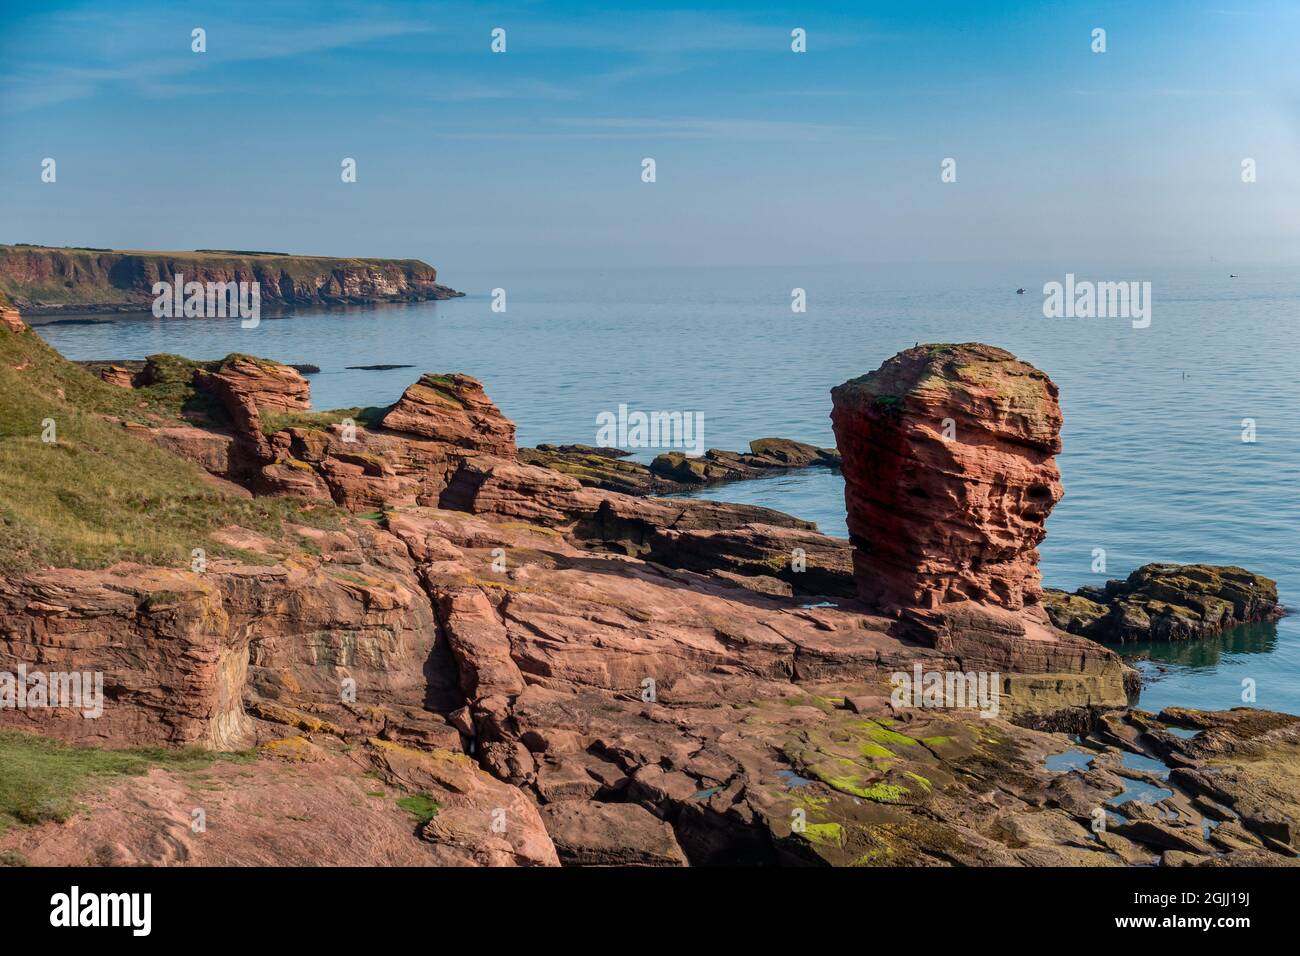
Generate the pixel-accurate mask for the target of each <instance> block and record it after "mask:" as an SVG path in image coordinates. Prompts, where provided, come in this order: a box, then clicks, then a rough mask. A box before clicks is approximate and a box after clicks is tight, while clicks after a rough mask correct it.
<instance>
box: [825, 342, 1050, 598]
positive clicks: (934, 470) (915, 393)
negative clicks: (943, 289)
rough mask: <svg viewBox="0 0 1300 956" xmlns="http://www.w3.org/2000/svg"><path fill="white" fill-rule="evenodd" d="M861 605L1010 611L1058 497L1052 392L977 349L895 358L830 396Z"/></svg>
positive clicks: (1035, 585) (1042, 378)
mask: <svg viewBox="0 0 1300 956" xmlns="http://www.w3.org/2000/svg"><path fill="white" fill-rule="evenodd" d="M831 396H832V399H833V401H834V410H833V411H832V413H831V419H832V422H833V424H834V427H835V435H836V439H837V441H838V446H839V449H840V453H841V454H842V455H843V463H844V464H843V468H844V479H845V500H846V503H847V506H848V524H849V532H850V535H851V537H852V540H853V542H854V544H855V545H856V547H857V551H856V554H855V556H854V567H855V573H856V577H857V581H858V589H859V592H860V593H861V595H862V596H863V597H864V598H866V599H867V600H869V601H873V602H875V603H877V604H879V605H881V606H882V607H888V608H908V607H935V606H938V605H941V604H944V603H947V602H960V601H974V602H977V603H981V604H986V605H998V606H1002V607H1007V608H1013V609H1014V608H1019V607H1022V606H1023V605H1024V604H1026V603H1032V602H1035V601H1037V600H1038V596H1039V594H1040V591H1041V587H1040V577H1039V572H1038V552H1037V546H1038V544H1039V542H1041V541H1042V540H1043V537H1044V535H1045V534H1046V531H1045V529H1044V522H1045V521H1046V519H1047V515H1048V513H1049V512H1050V511H1051V510H1052V506H1053V505H1054V504H1056V502H1057V501H1058V500H1060V498H1061V494H1062V489H1061V481H1060V473H1059V471H1058V470H1057V467H1056V462H1055V455H1056V454H1057V452H1059V451H1060V449H1061V440H1060V430H1061V409H1060V406H1059V405H1058V404H1057V388H1056V385H1055V384H1053V382H1052V380H1051V379H1049V378H1048V377H1047V376H1046V375H1045V374H1043V373H1042V372H1040V371H1039V370H1038V369H1035V368H1034V367H1033V366H1031V365H1028V364H1026V363H1024V362H1021V361H1019V360H1018V359H1016V357H1015V356H1013V355H1012V354H1011V353H1010V352H1005V351H1003V350H1002V349H997V348H993V347H992V346H988V345H981V344H966V345H927V346H919V347H917V348H912V349H908V350H906V351H904V352H900V353H899V354H898V355H896V356H894V357H893V358H891V359H890V360H889V361H887V362H885V363H884V364H883V365H882V366H881V367H880V368H879V369H877V370H876V371H875V372H872V373H871V374H870V375H865V376H863V377H862V378H858V379H853V380H852V381H849V382H845V383H844V384H843V385H840V386H838V387H837V388H835V389H832V391H831Z"/></svg>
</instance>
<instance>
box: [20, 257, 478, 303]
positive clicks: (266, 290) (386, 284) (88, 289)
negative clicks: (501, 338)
mask: <svg viewBox="0 0 1300 956" xmlns="http://www.w3.org/2000/svg"><path fill="white" fill-rule="evenodd" d="M176 275H184V276H185V277H186V279H193V280H194V281H197V282H202V283H208V282H257V283H259V285H260V292H261V301H262V303H263V305H265V306H269V307H272V308H276V307H279V308H283V307H294V306H320V305H355V304H364V303H370V302H418V301H425V300H428V299H450V298H455V297H456V296H460V295H463V294H464V293H462V292H457V291H456V290H455V289H451V288H448V287H447V286H444V285H439V284H438V281H437V280H438V272H437V270H436V269H434V267H433V266H431V265H429V264H428V263H426V262H422V261H420V260H419V259H350V258H334V257H329V256H295V255H288V254H285V253H279V252H248V251H240V250H223V249H198V250H194V251H189V252H184V251H182V252H158V251H140V250H125V249H94V248H81V247H54V246H38V245H28V244H17V245H0V290H2V291H3V292H5V293H6V294H7V295H8V296H9V298H10V299H12V300H13V301H14V304H15V305H17V306H18V308H19V309H21V310H22V312H23V313H24V314H32V315H49V314H55V313H60V312H139V311H148V310H149V308H150V305H151V303H152V302H153V299H154V295H153V286H154V283H156V282H160V281H162V282H169V281H171V280H172V278H173V277H174V276H176Z"/></svg>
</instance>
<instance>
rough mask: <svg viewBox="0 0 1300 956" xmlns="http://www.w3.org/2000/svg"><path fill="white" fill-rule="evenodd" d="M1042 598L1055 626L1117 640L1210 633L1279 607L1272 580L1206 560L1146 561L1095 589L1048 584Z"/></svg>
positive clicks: (1275, 612)
mask: <svg viewBox="0 0 1300 956" xmlns="http://www.w3.org/2000/svg"><path fill="white" fill-rule="evenodd" d="M1043 604H1044V606H1045V607H1046V608H1047V611H1048V613H1049V614H1050V615H1051V617H1052V622H1053V623H1054V624H1055V625H1056V626H1057V627H1059V628H1061V629H1062V630H1066V631H1069V632H1070V633H1072V634H1081V635H1084V636H1086V637H1090V638H1092V639H1093V640H1098V641H1107V642H1111V643H1120V644H1122V643H1125V642H1128V641H1180V640H1196V639H1199V638H1205V637H1213V636H1214V635H1216V634H1221V633H1222V632H1223V631H1225V630H1227V629H1229V628H1232V627H1236V626H1238V625H1240V624H1249V623H1253V622H1256V621H1273V620H1276V619H1277V618H1279V617H1281V616H1282V613H1283V611H1282V608H1281V606H1280V605H1279V604H1278V597H1277V583H1276V582H1275V581H1272V580H1270V579H1269V578H1266V577H1264V576H1263V575H1259V574H1253V573H1251V572H1250V571H1246V570H1244V569H1242V568H1237V567H1228V566H1222V567H1221V566H1217V565H1209V564H1148V565H1145V566H1143V567H1141V568H1138V569H1137V570H1136V571H1134V572H1133V573H1132V574H1130V575H1129V576H1128V578H1127V579H1125V580H1123V581H1119V580H1114V581H1108V582H1107V583H1106V585H1105V587H1102V588H1093V587H1088V588H1081V589H1079V590H1078V591H1076V592H1074V593H1073V594H1069V593H1066V592H1065V591H1057V590H1050V589H1049V590H1048V591H1047V592H1046V593H1045V594H1044V597H1043Z"/></svg>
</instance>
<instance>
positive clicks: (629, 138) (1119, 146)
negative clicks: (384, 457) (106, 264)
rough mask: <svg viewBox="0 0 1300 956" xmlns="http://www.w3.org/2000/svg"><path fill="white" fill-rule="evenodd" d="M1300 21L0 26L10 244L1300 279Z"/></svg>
mask: <svg viewBox="0 0 1300 956" xmlns="http://www.w3.org/2000/svg"><path fill="white" fill-rule="evenodd" d="M195 27H202V28H203V29H204V30H206V46H207V52H204V53H195V52H192V50H191V42H192V41H191V31H192V29H193V28H195ZM497 27H500V28H503V29H505V30H506V52H504V53H493V52H491V50H490V44H491V42H492V37H491V31H492V30H493V29H494V28H497ZM1298 27H1300V9H1297V8H1295V7H1294V6H1290V5H1286V4H1281V3H1246V4H1235V5H1233V6H1232V8H1231V9H1227V8H1225V7H1224V6H1222V5H1221V4H1214V3H1207V4H1195V5H1188V4H1178V3H1153V4H1148V5H1144V6H1142V7H1141V8H1133V7H1130V6H1128V5H1124V4H1096V5H1092V6H1091V7H1090V8H1089V9H1088V10H1086V11H1079V10H1072V9H1069V8H1064V7H1058V6H1047V7H1044V6H1043V5H1042V4H1034V3H999V4H996V5H995V4H955V3H949V4H937V5H936V4H928V5H926V6H925V7H924V8H923V9H917V8H915V7H914V5H911V4H903V3H887V4H881V5H879V6H878V8H876V9H873V10H872V11H871V14H870V15H869V16H864V15H863V14H861V13H860V12H858V11H857V10H856V9H855V6H854V5H848V4H845V5H825V6H823V7H822V8H821V9H820V10H818V11H815V12H808V11H806V10H803V9H801V8H800V7H798V6H794V5H791V6H790V7H788V8H786V9H785V10H784V11H782V10H781V9H779V8H778V9H771V10H762V11H751V10H746V9H745V8H744V5H741V4H729V3H723V4H714V5H713V6H712V7H711V9H710V10H709V11H708V12H702V11H686V10H679V11H675V12H657V13H656V12H652V11H650V10H648V9H647V8H645V7H644V6H641V5H627V6H625V8H624V9H623V10H620V11H617V12H613V11H609V10H607V9H604V8H600V7H596V6H591V7H587V6H585V5H582V4H573V3H552V4H546V5H544V6H543V5H540V4H532V3H518V4H507V5H504V6H500V7H494V8H493V9H492V10H491V11H490V12H487V13H481V12H477V11H475V10H474V9H473V8H471V7H467V6H464V5H456V4H415V3H375V4H369V5H366V6H365V7H363V8H360V10H358V8H356V7H355V6H352V5H347V4H341V3H325V4H307V3H303V4H279V5H276V7H275V8H274V9H271V8H270V7H269V6H268V5H264V4H263V5H258V4H250V3H242V2H235V3H228V4H225V3H223V4H219V5H215V4H213V5H209V4H196V5H192V6H191V7H190V8H188V9H186V10H177V9H174V8H172V7H170V6H167V5H155V4H149V3H135V2H124V3H116V4H96V5H94V6H91V5H88V4H78V3H53V4H49V5H47V7H46V8H45V9H43V10H41V11H39V12H33V13H26V12H20V11H17V10H13V9H6V10H5V11H4V12H3V13H2V14H0V56H2V57H3V61H4V66H3V67H0V131H3V133H2V135H0V183H3V185H2V186H0V206H2V207H3V208H4V211H5V212H4V216H3V220H2V221H0V242H6V243H12V242H31V243H41V244H47V245H56V246H57V245H84V246H100V247H111V248H139V249H151V248H152V249H194V248H230V249H250V248H251V249H269V250H280V251H284V252H291V253H295V254H305V255H345V256H384V257H393V258H419V259H423V260H425V261H427V262H429V263H431V264H432V265H434V266H435V267H437V268H438V270H439V273H440V275H442V276H443V277H444V278H445V279H447V280H448V281H449V282H451V283H452V284H453V285H454V284H455V283H454V281H453V279H454V276H455V275H456V274H457V273H470V272H488V271H492V270H495V269H509V270H520V269H526V268H539V269H555V268H575V269H577V268H597V269H600V268H610V269H623V268H628V269H636V268H681V267H685V266H703V267H731V266H772V267H777V266H790V267H798V266H802V265H814V264H816V265H821V264H825V265H854V264H876V265H881V264H898V265H911V264H920V265H925V264H930V265H935V266H943V265H946V264H975V265H977V264H981V263H987V264H996V263H1024V264H1026V265H1029V264H1032V263H1043V264H1050V266H1048V267H1049V268H1051V269H1053V270H1054V271H1061V270H1064V269H1067V268H1071V267H1074V264H1075V263H1077V264H1078V265H1077V268H1078V270H1079V271H1083V270H1085V269H1086V268H1087V267H1088V266H1089V265H1090V264H1092V263H1098V262H1105V263H1108V264H1115V265H1116V266H1117V267H1121V268H1122V267H1123V266H1124V265H1125V264H1129V263H1131V264H1132V265H1133V267H1134V268H1140V267H1142V266H1145V265H1150V264H1153V263H1155V264H1175V263H1183V264H1186V263H1193V264H1194V263H1206V264H1210V263H1211V259H1212V257H1213V259H1214V260H1216V261H1217V262H1219V263H1221V264H1223V266H1224V267H1225V268H1230V269H1233V270H1234V271H1235V270H1239V269H1240V268H1242V267H1244V266H1246V265H1248V264H1252V263H1264V262H1287V263H1292V262H1300V242H1298V241H1297V239H1296V237H1295V236H1294V223H1295V222H1296V221H1297V219H1298V218H1300V191H1298V190H1297V189H1296V188H1294V187H1295V186H1296V185H1297V183H1300V153H1298V150H1297V145H1298V144H1297V135H1296V134H1297V102H1298V100H1297V95H1296V94H1297V89H1296V87H1297V82H1296V79H1295V76H1294V72H1293V71H1292V70H1291V69H1290V68H1289V67H1288V66H1287V64H1288V63H1291V62H1293V60H1294V52H1293V51H1294V47H1295V45H1296V40H1297V39H1300V29H1298ZM795 28H802V29H804V30H806V31H807V52H805V53H794V52H792V51H791V30H793V29H795ZM1095 28H1102V29H1104V30H1105V31H1106V52H1105V53H1094V52H1092V49H1091V46H1092V44H1093V39H1092V31H1093V30H1094V29H1095ZM46 157H49V158H53V159H55V160H56V162H57V181H56V182H54V183H46V182H42V180H41V163H42V160H43V159H44V158H46ZM348 157H350V158H354V159H355V160H356V162H357V181H356V182H354V183H344V182H342V181H341V177H340V164H341V162H342V160H343V159H344V158H348ZM645 157H652V158H654V159H655V161H656V174H657V179H656V181H655V182H653V183H645V182H642V180H641V170H642V166H641V164H642V160H643V158H645ZM950 157H951V158H953V159H955V160H956V161H957V166H956V172H957V177H956V181H955V182H942V181H941V178H940V173H941V163H942V162H943V161H944V160H945V159H947V158H950ZM1245 159H1251V160H1254V162H1255V164H1256V171H1257V179H1256V181H1255V182H1250V183H1246V182H1243V181H1242V175H1241V164H1242V162H1243V160H1245Z"/></svg>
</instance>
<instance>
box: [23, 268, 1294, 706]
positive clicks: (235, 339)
mask: <svg viewBox="0 0 1300 956" xmlns="http://www.w3.org/2000/svg"><path fill="white" fill-rule="evenodd" d="M1077 271H1078V272H1079V277H1080V278H1081V279H1084V278H1092V279H1098V280H1117V279H1130V278H1131V279H1142V280H1147V281H1150V282H1151V283H1152V298H1153V313H1152V321H1151V325H1150V327H1149V328H1145V329H1135V328H1133V327H1132V325H1131V323H1130V322H1129V321H1128V320H1125V319H1046V318H1044V317H1043V311H1042V305H1043V296H1042V294H1041V289H1042V286H1043V283H1044V282H1047V281H1053V280H1055V281H1063V280H1064V270H1051V269H1047V268H1044V267H1035V268H1032V269H1031V268H1026V267H1025V266H1023V265H1021V266H1019V267H1015V268H1013V267H992V266H989V267H975V266H968V267H962V268H951V267H930V268H921V267H908V268H898V267H889V268H886V267H881V266H874V267H841V266H835V267H830V266H828V267H817V268H812V267H797V268H796V267H782V268H764V269H754V268H734V269H705V268H698V269H685V270H674V271H672V272H671V273H669V272H663V271H649V270H647V271H643V272H636V271H615V270H611V271H605V272H600V271H591V272H579V271H573V272H548V273H526V272H517V273H505V274H494V275H445V276H443V277H441V278H442V280H443V281H446V282H448V283H450V284H451V285H453V286H455V287H457V288H460V289H462V290H464V291H466V292H467V293H468V295H467V296H466V297H465V298H463V299H456V300H451V301H445V302H437V303H421V304H416V305H386V306H376V307H373V308H371V307H366V308H350V309H343V310H314V311H299V312H297V313H293V314H291V315H287V316H284V317H278V318H274V317H264V318H263V320H262V322H261V324H260V326H259V327H257V328H255V329H243V328H241V327H240V325H239V322H238V320H222V319H194V320H158V319H154V318H153V317H152V316H143V317H135V316H132V317H124V316H115V317H112V319H113V320H112V321H111V322H105V323H98V324H89V325H82V324H76V325H74V324H56V325H44V326H42V327H41V333H42V334H43V335H44V336H45V337H46V339H47V340H48V341H50V342H51V343H52V344H53V345H55V346H56V347H57V348H59V349H60V350H61V351H63V353H64V354H65V355H67V356H68V357H70V358H74V359H108V358H115V359H127V358H142V357H144V356H145V355H148V354H150V353H153V352H160V351H168V352H176V353H180V354H183V355H187V356H191V357H194V358H216V357H220V356H223V355H225V354H227V353H228V352H232V351H240V352H250V353H254V354H258V355H264V356H267V357H270V358H275V359H278V360H281V361H286V362H293V363H313V364H316V365H319V366H320V367H321V372H320V374H317V375H313V376H312V377H311V381H312V390H313V404H314V406H315V407H317V408H322V409H324V408H340V407H351V406H356V405H382V404H387V403H389V402H392V401H393V400H395V399H396V398H397V396H398V395H399V394H400V393H401V391H402V389H403V388H404V387H405V386H406V385H407V384H409V383H410V382H411V381H413V380H414V378H415V376H416V373H418V372H421V371H437V372H441V371H462V372H467V373H469V374H472V375H474V376H476V377H478V378H480V379H482V380H483V382H484V383H485V385H486V387H487V391H488V394H489V395H490V396H491V397H492V398H493V399H494V400H495V401H496V402H497V404H498V405H500V407H501V408H502V410H503V411H504V412H505V414H506V415H508V416H509V417H510V418H512V419H513V420H514V421H515V422H516V423H517V424H518V427H519V440H520V443H521V444H526V445H531V444H537V443H539V442H545V441H551V442H587V443H594V442H595V441H596V416H597V415H598V414H599V413H601V412H604V411H610V412H613V411H616V410H617V408H618V406H619V405H620V404H626V405H627V406H628V407H629V409H632V410H637V409H640V410H644V411H674V410H680V411H693V412H699V413H702V414H703V416H704V423H705V443H706V445H708V446H711V447H718V448H729V449H743V448H745V447H746V445H747V443H748V441H749V440H750V439H752V438H758V437H763V436H772V435H775V436H783V437H788V438H796V439H800V440H803V441H809V442H815V443H817V444H821V445H831V444H834V438H833V436H832V434H831V429H830V421H829V418H828V415H829V412H830V396H829V394H828V393H829V389H830V388H831V387H832V386H834V385H837V384H839V383H840V382H842V381H845V380H846V379H848V378H852V377H854V376H857V375H861V374H863V373H865V372H868V371H871V370H872V369H874V368H876V367H877V366H878V365H879V364H880V363H881V362H882V361H884V360H885V359H886V358H888V357H889V356H890V355H892V354H893V353H895V352H897V351H898V350H900V349H902V348H906V347H908V346H911V345H913V344H914V343H916V342H964V341H982V342H988V343H990V344H993V345H998V346H1001V347H1003V348H1007V349H1009V350H1011V351H1012V352H1014V353H1016V354H1017V355H1018V356H1020V357H1021V358H1023V359H1025V360H1026V361H1029V362H1032V363H1033V364H1035V365H1037V366H1038V367H1040V368H1042V369H1043V370H1045V371H1047V372H1048V373H1049V374H1050V375H1051V376H1052V378H1053V379H1054V380H1055V381H1056V382H1057V384H1058V385H1059V386H1060V388H1061V405H1062V407H1063V409H1064V413H1065V428H1064V435H1063V439H1064V445H1065V449H1064V451H1063V453H1062V454H1061V456H1060V466H1061V471H1062V474H1063V477H1064V483H1065V489H1066V496H1065V499H1064V500H1063V501H1062V502H1061V503H1060V504H1059V505H1058V506H1057V508H1056V510H1055V511H1054V512H1053V514H1052V516H1051V518H1050V519H1049V520H1048V525H1047V527H1048V537H1047V541H1046V542H1045V543H1044V545H1043V547H1042V549H1041V551H1042V566H1043V576H1044V580H1045V582H1046V583H1047V584H1048V585H1051V586H1055V587H1064V588H1070V589H1073V588H1075V587H1078V586H1079V585H1082V584H1088V583H1100V582H1102V581H1103V580H1104V579H1105V578H1107V577H1120V576H1123V575H1125V574H1127V573H1128V572H1129V571H1130V570H1132V569H1133V568H1135V567H1137V566H1139V565H1141V564H1145V563H1147V562H1150V561H1177V562H1191V561H1205V562H1213V563H1221V564H1238V565H1242V566H1244V567H1247V568H1250V569H1251V570H1254V571H1258V572H1260V573H1262V574H1266V575H1268V576H1270V577H1273V578H1276V579H1277V581H1278V584H1279V588H1280V590H1281V594H1282V599H1283V601H1284V603H1288V604H1297V603H1300V547H1298V542H1297V532H1298V531H1300V424H1298V423H1297V416H1300V375H1297V371H1296V366H1297V349H1296V347H1295V343H1296V339H1297V333H1300V317H1298V315H1297V304H1298V303H1300V296H1297V289H1300V269H1295V268H1268V269H1263V268H1261V269H1259V270H1257V271H1251V270H1249V269H1243V268H1241V267H1239V266H1234V268H1233V271H1236V272H1237V273H1238V274H1239V277H1238V278H1229V276H1228V273H1229V269H1227V268H1225V267H1223V266H1221V265H1218V264H1215V263H1206V264H1204V265H1202V266H1197V267H1180V268H1176V269H1175V268H1165V269H1156V268H1153V269H1149V270H1144V271H1141V272H1137V273H1135V272H1134V271H1133V270H1131V269H1130V270H1127V271H1125V272H1123V273H1116V272H1115V271H1114V270H1109V271H1105V272H1097V273H1093V274H1088V273H1086V272H1084V271H1083V270H1077ZM1018 286H1024V287H1025V288H1026V289H1028V290H1029V291H1028V294H1026V295H1016V294H1014V290H1015V289H1016V288H1017V287H1018ZM498 287H500V288H504V289H506V293H507V299H506V311H505V312H493V311H492V310H491V307H490V306H491V290H492V289H493V288H498ZM796 287H798V288H803V289H805V290H806V292H807V300H808V308H807V312H806V313H802V314H798V313H794V312H792V310H791V306H790V303H791V290H792V289H794V288H796ZM396 363H406V364H411V365H413V366H415V368H413V369H397V370H393V371H386V372H374V371H369V372H367V371H348V370H345V368H344V366H348V365H375V364H396ZM1244 419H1252V420H1253V421H1254V424H1255V433H1256V440H1255V441H1254V442H1243V441H1242V434H1243V420H1244ZM653 454H654V451H653V450H651V451H648V452H641V453H639V454H638V456H637V457H639V458H641V459H643V460H646V459H648V458H650V457H652V456H653ZM701 496H702V497H709V498H717V499H722V500H730V501H742V502H751V503H754V504H762V505H766V506H769V507H774V508H778V509H780V510H782V511H787V512H790V513H793V514H796V515H799V516H801V517H804V518H809V519H812V520H815V521H817V522H818V524H819V526H820V527H821V528H822V530H823V531H826V532H827V533H829V534H836V535H844V534H845V525H844V499H843V483H842V480H841V479H840V477H839V476H838V475H837V474H835V473H833V472H830V471H826V470H810V471H805V472H798V473H791V474H787V475H781V476H776V477H772V478H767V479H763V480H759V481H753V482H743V483H739V484H733V485H727V486H721V487H715V488H711V489H708V490H706V491H704V492H702V493H701ZM1096 548H1103V549H1104V550H1105V560H1106V567H1105V572H1104V573H1094V572H1093V570H1092V564H1093V551H1094V549H1096ZM1124 651H1125V652H1126V653H1137V654H1140V655H1142V657H1143V658H1144V661H1143V663H1141V665H1140V666H1141V667H1142V669H1143V670H1144V674H1145V676H1146V678H1147V680H1148V684H1147V686H1146V688H1145V689H1144V691H1143V694H1142V700H1141V704H1142V706H1144V707H1147V708H1150V709H1158V708H1160V707H1163V706H1167V705H1170V704H1181V705H1187V706H1195V707H1205V708H1222V707H1231V706H1238V705H1240V704H1242V703H1243V696H1242V695H1243V681H1252V682H1253V684H1254V688H1255V694H1256V697H1255V700H1254V701H1253V702H1252V703H1254V704H1256V705H1257V706H1260V707H1267V708H1272V709H1276V710H1284V711H1289V712H1293V713H1300V615H1297V616H1294V617H1289V618H1284V619H1283V620H1282V621H1281V622H1280V623H1278V624H1276V625H1259V626H1254V627H1250V628H1243V629H1240V630H1238V631H1235V632H1233V633H1231V634H1228V635H1225V636H1224V637H1222V638H1220V639H1218V640H1214V641H1202V642H1197V643H1194V644H1178V645H1145V646H1128V647H1126V648H1124Z"/></svg>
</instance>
